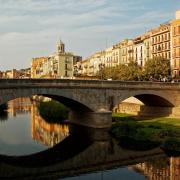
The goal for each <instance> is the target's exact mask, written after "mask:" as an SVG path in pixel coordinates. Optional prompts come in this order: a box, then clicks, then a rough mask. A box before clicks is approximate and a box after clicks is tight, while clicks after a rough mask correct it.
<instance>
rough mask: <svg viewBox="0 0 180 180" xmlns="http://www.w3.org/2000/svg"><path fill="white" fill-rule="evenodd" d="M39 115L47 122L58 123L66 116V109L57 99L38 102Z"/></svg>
mask: <svg viewBox="0 0 180 180" xmlns="http://www.w3.org/2000/svg"><path fill="white" fill-rule="evenodd" d="M38 110H39V113H40V115H41V116H42V117H43V118H44V119H45V120H46V121H47V122H49V123H59V122H62V121H63V120H65V119H67V118H68V112H69V111H68V109H67V108H66V107H65V106H64V105H63V104H61V103H59V102H57V101H53V100H52V101H49V102H40V103H39V105H38Z"/></svg>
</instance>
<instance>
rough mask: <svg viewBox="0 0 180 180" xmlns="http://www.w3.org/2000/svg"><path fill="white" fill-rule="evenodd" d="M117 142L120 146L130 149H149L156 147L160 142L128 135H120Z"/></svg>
mask: <svg viewBox="0 0 180 180" xmlns="http://www.w3.org/2000/svg"><path fill="white" fill-rule="evenodd" d="M119 144H120V146H121V147H123V148H126V149H130V150H138V151H139V150H141V151H144V150H149V149H153V148H155V147H158V146H159V145H160V143H159V142H158V141H151V140H149V139H148V138H141V139H136V138H134V137H130V136H122V137H121V138H120V141H119Z"/></svg>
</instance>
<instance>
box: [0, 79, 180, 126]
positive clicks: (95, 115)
mask: <svg viewBox="0 0 180 180" xmlns="http://www.w3.org/2000/svg"><path fill="white" fill-rule="evenodd" d="M33 95H43V96H46V97H50V98H52V99H54V100H57V101H60V102H61V103H63V104H64V105H66V106H67V107H69V108H70V109H71V113H70V117H69V118H70V120H71V121H72V122H74V123H76V124H80V125H85V126H90V127H94V128H109V127H110V126H111V119H112V118H111V113H112V109H113V108H114V107H115V106H116V105H118V104H119V103H120V102H122V101H123V100H125V99H127V98H129V97H136V98H137V99H139V100H140V101H142V102H143V103H144V104H145V105H148V106H158V107H178V106H180V84H179V83H157V82H123V81H101V80H65V79H64V80H61V79H55V80H50V79H1V80H0V104H3V103H6V102H8V101H10V100H13V99H16V98H19V97H31V96H33Z"/></svg>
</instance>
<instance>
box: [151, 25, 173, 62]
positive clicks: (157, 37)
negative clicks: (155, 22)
mask: <svg viewBox="0 0 180 180" xmlns="http://www.w3.org/2000/svg"><path fill="white" fill-rule="evenodd" d="M170 30H171V26H170V23H169V22H167V23H164V24H161V25H160V26H159V27H157V28H154V29H152V30H151V42H152V57H163V58H165V59H168V60H171V34H170Z"/></svg>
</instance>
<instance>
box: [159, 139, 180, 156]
mask: <svg viewBox="0 0 180 180" xmlns="http://www.w3.org/2000/svg"><path fill="white" fill-rule="evenodd" d="M162 149H163V150H165V152H166V153H167V154H168V155H170V156H176V155H177V156H179V155H180V139H178V138H168V139H167V140H166V141H165V142H164V144H163V145H162Z"/></svg>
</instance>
